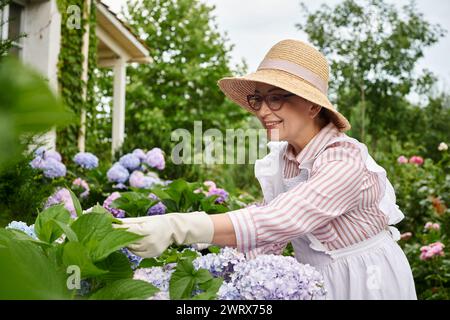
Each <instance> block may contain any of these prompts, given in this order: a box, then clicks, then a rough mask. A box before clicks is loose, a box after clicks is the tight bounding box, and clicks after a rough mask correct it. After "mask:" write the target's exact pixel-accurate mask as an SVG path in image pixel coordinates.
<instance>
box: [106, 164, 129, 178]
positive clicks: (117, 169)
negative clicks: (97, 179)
mask: <svg viewBox="0 0 450 320" xmlns="http://www.w3.org/2000/svg"><path fill="white" fill-rule="evenodd" d="M129 175H130V174H129V172H128V170H127V169H126V168H125V167H124V166H122V165H121V164H120V163H118V162H116V163H115V164H114V165H113V166H112V167H111V168H110V169H109V170H108V172H107V173H106V176H107V177H108V180H109V181H111V182H117V183H125V182H126V181H127V179H128V177H129Z"/></svg>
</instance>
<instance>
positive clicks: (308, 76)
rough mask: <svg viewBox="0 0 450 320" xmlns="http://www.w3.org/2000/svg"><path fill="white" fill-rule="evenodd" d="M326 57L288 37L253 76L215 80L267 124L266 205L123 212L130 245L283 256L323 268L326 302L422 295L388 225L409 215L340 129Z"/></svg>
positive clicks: (262, 166) (149, 251)
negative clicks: (286, 251) (198, 246)
mask: <svg viewBox="0 0 450 320" xmlns="http://www.w3.org/2000/svg"><path fill="white" fill-rule="evenodd" d="M328 78H329V73H328V63H327V60H326V58H325V57H324V56H323V55H322V54H321V53H320V52H319V51H317V50H316V49H315V48H313V47H311V46H310V45H308V44H306V43H304V42H301V41H296V40H284V41H281V42H279V43H277V44H276V45H275V46H273V47H272V48H271V49H270V50H269V52H268V53H267V54H266V56H265V58H264V60H263V61H262V63H261V64H260V66H259V67H258V70H257V71H256V72H254V73H251V74H249V75H246V76H244V77H229V78H223V79H221V80H220V81H219V83H218V84H219V87H220V88H221V90H222V91H223V92H224V93H225V94H226V95H227V96H228V97H229V98H230V99H231V100H233V101H234V102H236V103H237V104H239V105H240V106H242V107H244V108H246V109H247V110H249V111H250V112H252V113H253V114H254V115H256V117H257V118H258V119H259V120H260V121H261V123H262V124H263V125H264V127H265V128H266V129H267V131H268V136H269V139H270V140H271V142H269V147H270V153H269V154H268V155H267V156H266V157H264V158H263V159H260V160H258V161H257V162H256V163H255V174H256V176H257V178H258V180H259V182H260V184H261V187H262V191H263V194H264V204H263V205H262V206H250V207H247V208H243V209H240V210H235V211H231V212H228V213H225V214H215V215H207V214H206V213H205V212H193V213H188V214H186V213H172V214H168V215H164V216H152V217H141V218H129V219H122V221H123V223H124V224H123V225H120V226H118V227H126V228H128V229H129V231H131V232H135V233H139V234H142V235H144V238H143V239H142V240H141V241H140V242H139V243H137V244H133V245H130V249H131V250H132V251H133V252H135V253H136V254H138V255H141V256H143V257H151V256H157V255H159V254H161V253H162V252H163V251H164V250H165V249H166V248H167V247H168V246H169V245H170V244H172V243H177V244H192V243H212V244H216V245H220V246H234V247H237V248H238V250H240V251H242V252H245V253H247V255H248V256H250V257H252V256H255V255H257V254H261V253H266V254H267V253H278V254H280V253H281V252H282V250H283V248H284V247H285V245H286V244H287V243H288V242H289V241H290V242H292V244H293V247H294V250H295V256H296V258H297V259H298V260H299V261H300V262H302V263H309V264H311V265H313V266H315V267H316V268H317V269H318V270H320V271H321V272H322V274H323V276H324V279H325V284H326V288H327V291H328V299H416V292H415V287H414V281H413V277H412V273H411V269H410V266H409V263H408V261H407V259H406V256H405V254H404V253H403V251H402V250H401V248H400V247H399V246H398V244H397V243H396V240H398V239H399V233H398V231H397V230H396V229H395V228H394V227H389V225H391V224H395V223H398V222H399V221H400V220H401V219H402V218H403V214H402V212H401V211H400V210H399V209H398V206H397V205H396V204H395V193H394V190H393V188H392V185H391V184H390V182H389V180H388V179H387V177H386V171H385V170H384V169H383V168H382V167H380V166H378V165H377V164H376V163H375V161H374V160H373V158H372V157H371V156H370V155H369V154H368V153H367V148H366V146H365V145H364V144H362V143H360V142H359V141H358V140H356V139H353V138H350V137H349V136H347V135H346V134H345V133H344V131H346V130H348V129H350V124H349V123H348V121H347V119H346V118H345V117H344V116H343V115H342V114H340V113H339V112H338V111H336V109H335V107H334V106H333V105H332V104H331V103H330V102H329V100H328V98H327V88H328Z"/></svg>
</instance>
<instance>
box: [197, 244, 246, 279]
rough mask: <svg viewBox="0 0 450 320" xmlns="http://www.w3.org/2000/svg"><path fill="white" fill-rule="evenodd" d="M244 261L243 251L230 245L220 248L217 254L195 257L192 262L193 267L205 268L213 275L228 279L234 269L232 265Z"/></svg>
mask: <svg viewBox="0 0 450 320" xmlns="http://www.w3.org/2000/svg"><path fill="white" fill-rule="evenodd" d="M241 262H245V256H244V254H243V253H241V252H238V251H237V250H235V249H232V248H230V247H225V248H221V249H220V252H219V253H218V254H216V253H209V254H207V255H204V256H201V257H198V258H196V259H195V260H194V261H193V262H192V263H193V265H194V268H195V269H197V270H198V269H200V268H202V269H206V270H208V271H209V272H211V274H212V275H213V276H214V277H222V278H224V280H226V281H228V280H229V278H230V276H231V274H232V273H233V271H234V266H235V265H237V264H238V263H241Z"/></svg>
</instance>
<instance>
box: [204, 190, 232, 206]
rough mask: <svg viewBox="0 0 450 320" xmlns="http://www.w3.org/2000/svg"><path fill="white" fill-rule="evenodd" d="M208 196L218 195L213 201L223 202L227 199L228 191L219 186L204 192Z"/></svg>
mask: <svg viewBox="0 0 450 320" xmlns="http://www.w3.org/2000/svg"><path fill="white" fill-rule="evenodd" d="M206 195H207V196H208V197H211V196H216V195H217V196H218V198H217V199H216V201H215V203H224V202H225V201H227V199H228V192H226V191H225V190H224V189H221V188H211V189H209V191H208V193H207V194H206Z"/></svg>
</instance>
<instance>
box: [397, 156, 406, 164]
mask: <svg viewBox="0 0 450 320" xmlns="http://www.w3.org/2000/svg"><path fill="white" fill-rule="evenodd" d="M397 162H398V163H400V164H405V163H408V158H407V157H405V156H400V157H398V158H397Z"/></svg>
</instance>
